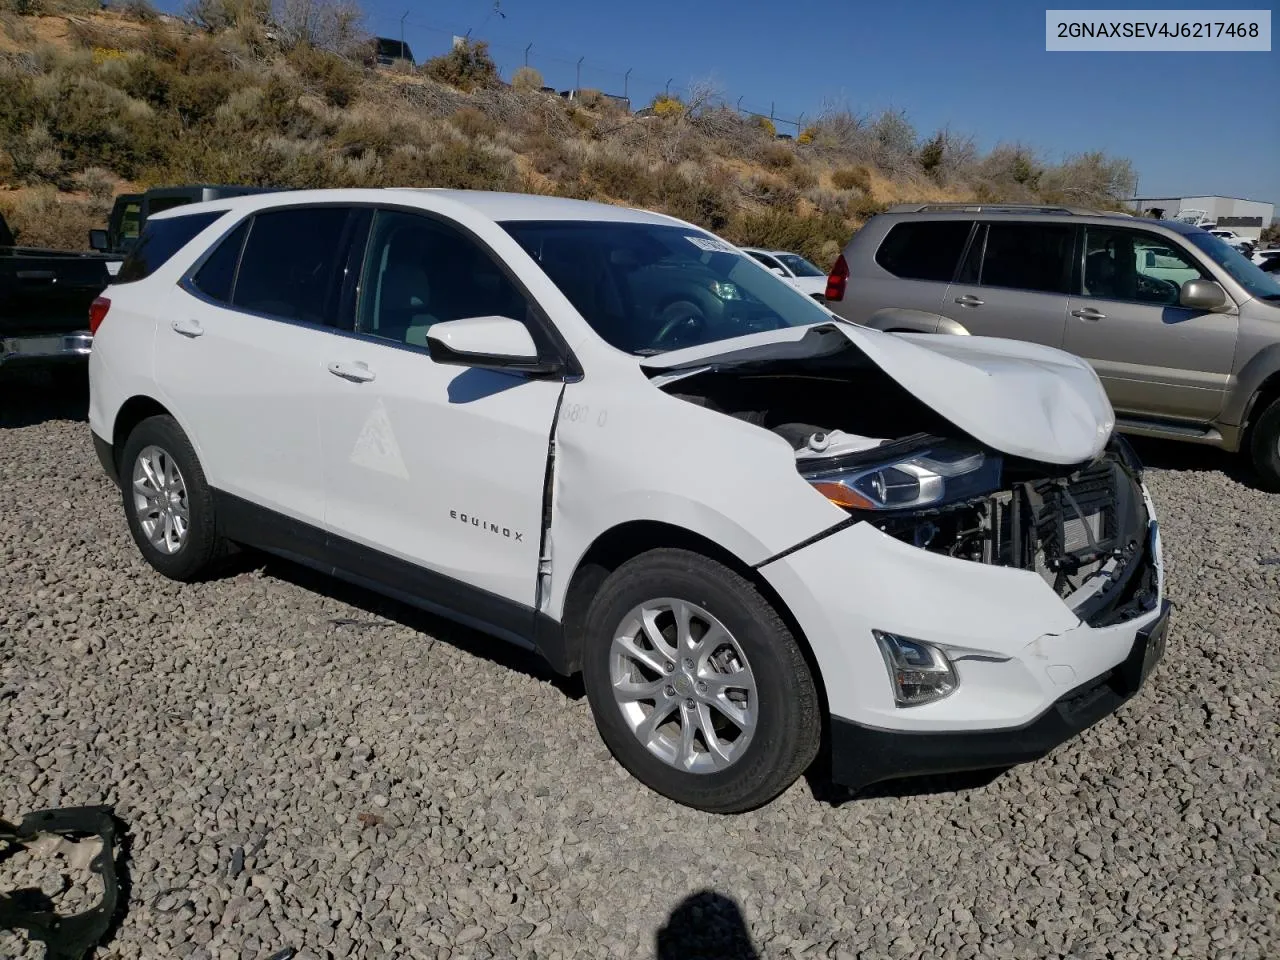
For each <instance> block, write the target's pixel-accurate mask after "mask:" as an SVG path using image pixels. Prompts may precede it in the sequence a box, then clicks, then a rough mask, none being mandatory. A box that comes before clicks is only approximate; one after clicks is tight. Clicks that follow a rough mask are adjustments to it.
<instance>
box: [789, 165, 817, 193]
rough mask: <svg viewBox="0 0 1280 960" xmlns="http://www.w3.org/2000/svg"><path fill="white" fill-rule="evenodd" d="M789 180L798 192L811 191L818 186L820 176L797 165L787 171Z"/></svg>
mask: <svg viewBox="0 0 1280 960" xmlns="http://www.w3.org/2000/svg"><path fill="white" fill-rule="evenodd" d="M787 179H788V180H790V181H791V185H792V186H793V187H795V188H796V189H797V190H809V189H812V188H813V187H816V186H817V185H818V175H817V174H816V173H814V172H813V171H812V170H811V169H810V168H809V167H806V166H804V165H803V164H798V163H797V164H795V165H794V166H792V167H791V168H790V169H789V170H788V171H787Z"/></svg>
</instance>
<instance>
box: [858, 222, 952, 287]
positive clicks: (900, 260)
mask: <svg viewBox="0 0 1280 960" xmlns="http://www.w3.org/2000/svg"><path fill="white" fill-rule="evenodd" d="M972 227H973V224H972V222H970V221H968V220H936V221H932V222H930V221H927V220H917V221H910V222H907V223H899V224H896V225H895V226H894V227H893V229H891V230H890V231H889V233H888V235H887V236H885V238H884V241H883V242H882V243H881V244H880V249H879V250H877V251H876V263H878V264H880V266H882V267H884V268H885V269H886V270H888V271H889V272H890V273H892V274H893V275H894V276H895V277H902V278H904V279H907V280H936V281H938V282H940V283H950V282H951V278H952V277H953V276H954V275H955V272H956V263H957V262H958V261H959V260H960V254H961V253H962V252H963V251H964V245H965V241H967V240H968V239H969V231H970V229H972Z"/></svg>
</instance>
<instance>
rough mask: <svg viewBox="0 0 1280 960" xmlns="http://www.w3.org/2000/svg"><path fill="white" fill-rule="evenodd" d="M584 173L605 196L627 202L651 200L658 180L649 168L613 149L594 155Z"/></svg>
mask: <svg viewBox="0 0 1280 960" xmlns="http://www.w3.org/2000/svg"><path fill="white" fill-rule="evenodd" d="M585 173H586V175H587V177H588V178H589V179H590V180H591V181H592V183H594V184H595V185H596V186H598V187H599V188H600V190H602V191H603V192H604V193H605V195H606V196H609V197H613V198H615V199H617V200H622V201H624V202H626V203H633V204H645V203H648V202H649V199H650V198H651V197H652V196H653V193H654V189H655V183H654V180H653V176H652V175H651V174H650V173H649V169H648V167H647V166H645V164H644V163H642V162H640V161H637V160H634V159H632V158H631V157H628V156H625V155H622V154H618V153H614V152H613V151H611V150H601V151H599V152H598V153H596V154H595V155H594V156H592V157H591V158H590V159H589V160H588V161H587V162H586V165H585Z"/></svg>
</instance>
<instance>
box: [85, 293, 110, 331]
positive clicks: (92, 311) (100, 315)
mask: <svg viewBox="0 0 1280 960" xmlns="http://www.w3.org/2000/svg"><path fill="white" fill-rule="evenodd" d="M110 309H111V301H110V300H108V299H107V298H106V297H98V298H97V299H96V300H94V301H93V303H91V304H89V332H90V333H97V332H98V328H99V327H100V326H102V321H103V320H105V319H107V311H108V310H110Z"/></svg>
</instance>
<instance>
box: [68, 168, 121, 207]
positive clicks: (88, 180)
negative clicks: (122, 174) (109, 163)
mask: <svg viewBox="0 0 1280 960" xmlns="http://www.w3.org/2000/svg"><path fill="white" fill-rule="evenodd" d="M75 182H76V186H77V187H79V188H80V189H81V190H83V191H84V192H85V193H87V194H88V195H89V197H90V199H92V200H95V201H97V202H98V203H100V204H109V203H110V202H111V199H112V198H113V197H114V196H115V192H116V184H117V183H118V182H119V180H118V178H117V177H116V176H115V175H114V174H113V173H112V172H111V171H110V170H104V169H103V168H102V167H89V168H88V169H87V170H81V171H80V172H79V173H77V174H76V176H75Z"/></svg>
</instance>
